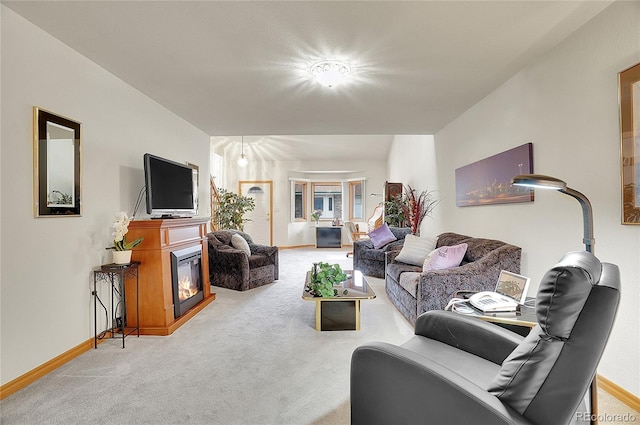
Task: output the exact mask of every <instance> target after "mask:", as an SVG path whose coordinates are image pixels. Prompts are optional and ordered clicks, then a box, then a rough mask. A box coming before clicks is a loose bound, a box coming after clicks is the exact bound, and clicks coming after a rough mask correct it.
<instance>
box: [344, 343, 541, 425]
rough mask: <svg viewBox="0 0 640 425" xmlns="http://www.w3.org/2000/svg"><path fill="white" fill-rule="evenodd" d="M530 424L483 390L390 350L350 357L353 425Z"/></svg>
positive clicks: (379, 347)
mask: <svg viewBox="0 0 640 425" xmlns="http://www.w3.org/2000/svg"><path fill="white" fill-rule="evenodd" d="M418 423H431V424H450V423H456V424H475V425H499V424H517V425H524V424H530V422H528V421H527V420H526V419H525V418H523V417H522V416H520V415H519V414H518V413H517V412H515V411H514V410H513V409H511V408H510V407H509V406H507V405H505V404H503V403H502V402H501V401H500V400H499V399H498V398H497V397H495V396H493V395H492V394H490V393H489V392H487V390H486V389H484V388H480V387H479V386H477V385H475V384H474V383H472V382H471V381H469V380H467V379H466V378H464V377H462V376H460V375H458V374H457V373H455V372H454V371H452V370H450V369H448V368H446V367H443V366H441V365H439V364H438V363H435V362H433V361H432V360H430V359H428V358H426V357H424V356H422V355H420V354H417V353H415V352H412V351H410V350H407V349H404V348H402V347H398V346H395V345H392V344H387V343H382V342H377V343H371V344H368V345H365V346H361V347H358V348H357V349H356V350H355V351H354V353H353V355H352V357H351V424H352V425H359V424H366V425H376V424H418Z"/></svg>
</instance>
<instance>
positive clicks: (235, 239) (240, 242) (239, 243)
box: [231, 233, 251, 255]
mask: <svg viewBox="0 0 640 425" xmlns="http://www.w3.org/2000/svg"><path fill="white" fill-rule="evenodd" d="M231 245H232V246H233V247H234V248H236V249H239V250H240V251H242V252H244V253H245V254H247V255H251V249H249V244H248V243H247V241H246V240H245V239H244V238H243V237H242V236H240V235H239V234H237V233H236V234H234V235H231Z"/></svg>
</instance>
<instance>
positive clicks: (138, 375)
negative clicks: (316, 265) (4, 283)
mask: <svg viewBox="0 0 640 425" xmlns="http://www.w3.org/2000/svg"><path fill="white" fill-rule="evenodd" d="M346 252H347V250H346V249H342V250H338V249H292V250H281V251H280V280H279V281H276V282H274V283H273V284H270V285H267V286H263V287H260V288H257V289H253V290H251V291H247V292H236V291H232V290H227V289H223V288H217V287H213V289H214V291H215V292H216V294H217V299H216V300H215V301H214V302H213V303H212V304H211V305H209V306H208V307H207V308H205V309H204V310H203V311H201V312H200V313H199V314H198V315H196V316H195V317H194V318H193V319H191V320H190V321H189V322H187V323H186V324H185V325H184V326H182V327H181V328H179V329H178V330H177V331H176V332H174V333H173V334H172V335H170V336H168V337H144V336H143V337H140V338H135V337H129V338H128V339H127V343H126V346H127V348H126V349H124V350H123V349H122V348H120V347H121V346H120V345H119V342H117V341H111V340H109V341H106V342H104V343H102V344H100V346H99V347H98V349H97V350H91V351H89V352H86V353H84V354H83V355H81V356H79V357H78V358H76V359H74V360H73V361H71V362H69V363H67V364H65V365H64V366H62V367H60V368H58V369H57V370H55V371H54V372H52V373H50V374H49V375H47V376H45V377H43V378H42V379H40V380H38V381H37V382H35V383H33V384H31V385H30V386H28V387H27V388H24V389H23V390H21V391H19V392H17V393H15V394H13V395H11V396H9V397H8V398H6V399H5V400H3V401H2V402H1V403H0V408H1V418H2V424H6V425H10V424H29V425H32V424H48V425H49V424H83V425H87V424H132V425H135V424H154V425H155V424H243V425H244V424H247V425H251V424H256V425H257V424H260V425H263V424H295V425H301V424H327V425H329V424H331V425H334V424H348V423H349V368H350V364H349V363H350V358H351V353H352V352H353V350H354V349H355V348H356V347H357V346H359V345H361V344H364V343H366V342H369V341H387V342H390V343H396V344H397V343H402V342H404V341H406V340H407V339H409V338H410V336H411V335H412V333H413V332H412V327H411V325H410V324H409V323H408V322H407V321H406V320H405V319H404V318H403V317H402V316H401V315H400V313H398V312H397V311H396V309H395V308H394V307H393V305H392V304H391V303H390V302H389V301H388V299H387V297H386V294H385V292H384V281H383V280H382V279H375V278H370V279H369V282H370V284H371V285H372V286H373V288H374V291H375V292H376V294H377V295H378V297H377V298H376V299H374V300H370V301H369V300H367V301H363V302H362V330H361V331H358V332H356V331H339V332H317V331H315V329H314V326H315V303H313V302H310V301H304V300H302V286H303V282H304V276H305V274H306V271H307V270H308V269H309V268H310V267H311V264H312V263H313V262H314V261H326V262H330V263H338V264H340V265H341V266H342V267H344V268H351V267H352V259H351V258H347V257H346V256H345V253H346Z"/></svg>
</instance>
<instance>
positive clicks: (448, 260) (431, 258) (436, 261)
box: [422, 243, 468, 272]
mask: <svg viewBox="0 0 640 425" xmlns="http://www.w3.org/2000/svg"><path fill="white" fill-rule="evenodd" d="M467 247H468V245H467V244H466V243H461V244H459V245H453V246H441V247H440V248H437V249H434V250H433V251H431V253H429V255H428V256H427V259H426V260H424V264H423V265H422V271H423V272H426V271H429V270H440V269H448V268H451V267H458V266H459V265H460V263H462V259H463V258H464V254H465V253H466V252H467Z"/></svg>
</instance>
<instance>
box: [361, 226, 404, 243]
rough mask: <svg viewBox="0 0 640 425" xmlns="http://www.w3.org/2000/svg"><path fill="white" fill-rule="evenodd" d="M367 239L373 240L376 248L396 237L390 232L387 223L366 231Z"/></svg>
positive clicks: (392, 240) (395, 239)
mask: <svg viewBox="0 0 640 425" xmlns="http://www.w3.org/2000/svg"><path fill="white" fill-rule="evenodd" d="M368 235H369V239H371V242H373V247H374V248H376V249H379V248H382V247H383V246H385V245H386V244H388V243H391V242H394V241H397V240H398V239H397V238H396V237H395V236H394V235H393V233H391V230H390V229H389V226H388V225H387V223H384V224H383V225H382V226H380V227H378V228H377V229H374V230H372V231H370V232H369V233H368Z"/></svg>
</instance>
